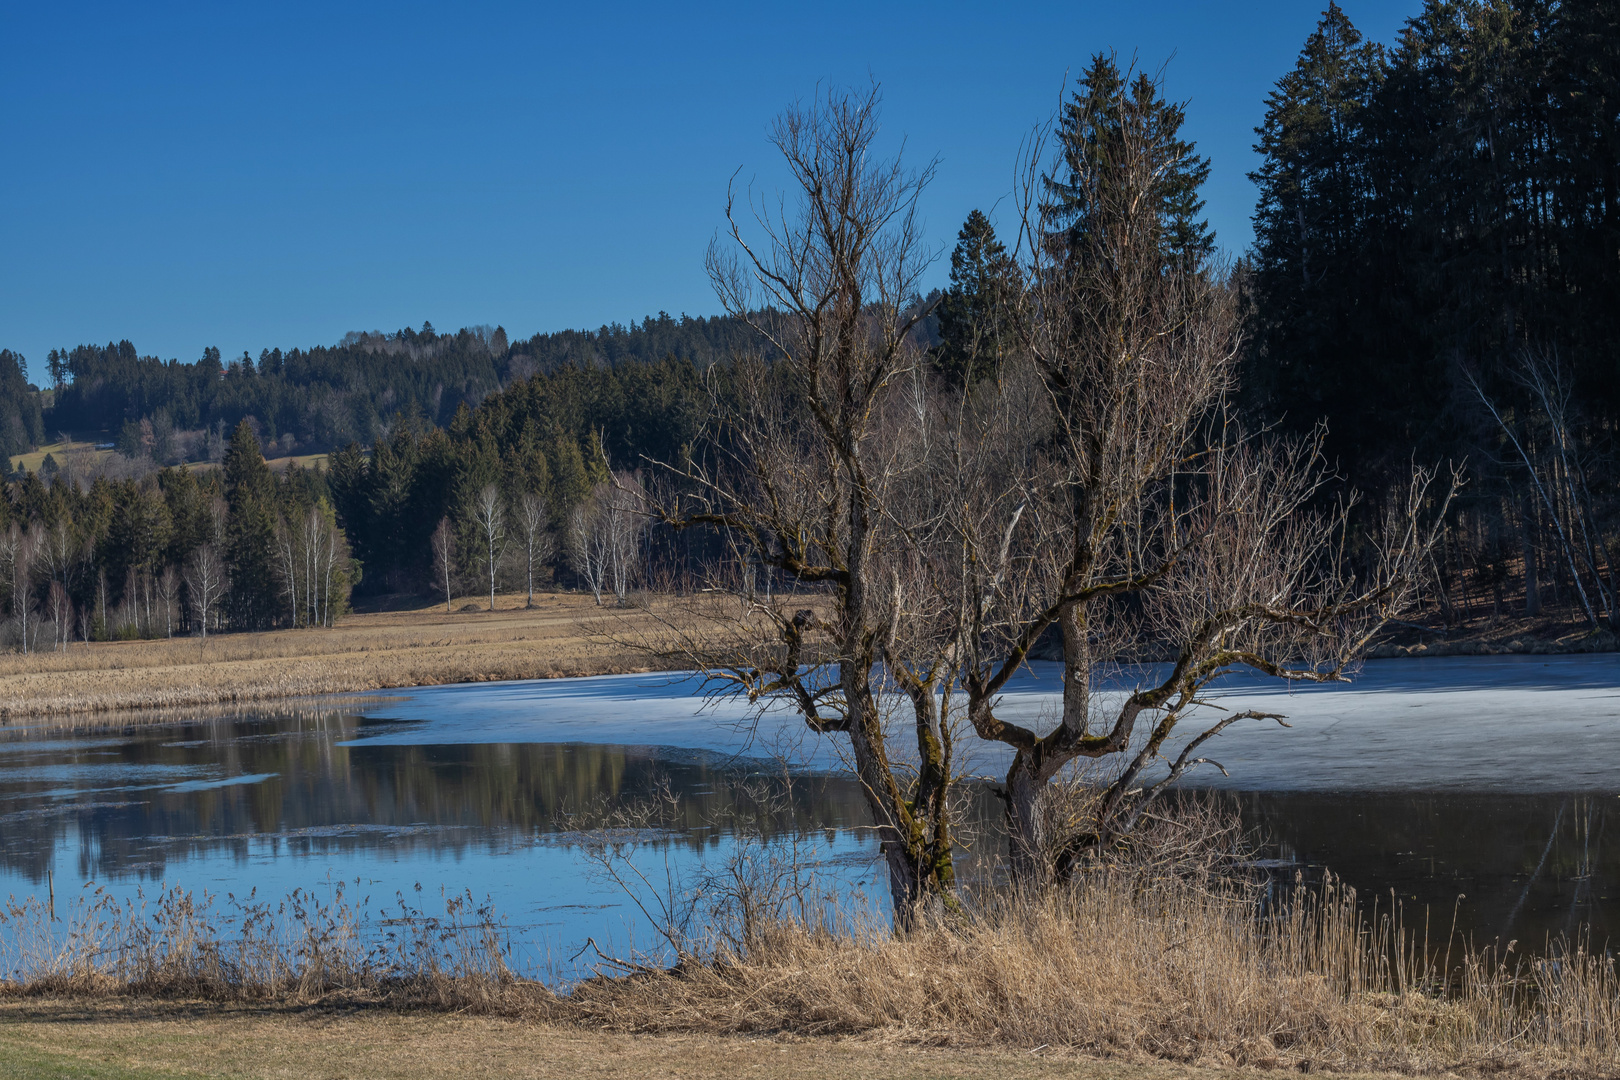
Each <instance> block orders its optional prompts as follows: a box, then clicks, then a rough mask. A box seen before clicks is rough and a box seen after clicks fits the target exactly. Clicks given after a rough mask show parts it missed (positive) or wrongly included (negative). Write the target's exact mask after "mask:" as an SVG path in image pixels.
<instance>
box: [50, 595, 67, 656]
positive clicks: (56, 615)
mask: <svg viewBox="0 0 1620 1080" xmlns="http://www.w3.org/2000/svg"><path fill="white" fill-rule="evenodd" d="M48 604H49V607H50V612H51V645H52V648H53V649H54V650H55V651H57V652H61V651H62V650H63V649H65V648H67V644H68V637H69V636H70V635H71V633H72V631H73V601H72V600H71V599H70V598H69V597H68V591H67V588H66V587H65V586H64V585H63V584H62V583H61V582H60V581H57V580H56V579H55V578H52V579H51V587H50V592H49V595H48Z"/></svg>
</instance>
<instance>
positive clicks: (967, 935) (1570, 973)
mask: <svg viewBox="0 0 1620 1080" xmlns="http://www.w3.org/2000/svg"><path fill="white" fill-rule="evenodd" d="M233 904H234V902H233ZM221 926H228V931H222V930H221V929H219V927H221ZM388 929H390V930H392V931H394V936H393V937H391V938H388V937H384V936H383V935H382V934H380V933H379V932H378V927H377V926H374V925H368V924H367V922H366V920H365V918H364V917H363V916H362V914H361V913H360V912H359V911H358V909H356V908H354V907H352V906H350V905H348V904H347V903H346V902H345V901H344V900H343V898H342V896H341V894H340V895H338V896H337V897H335V898H334V899H332V900H331V901H329V902H326V903H319V902H316V901H314V900H312V899H311V898H310V897H308V896H300V895H298V894H295V895H294V896H293V897H291V898H289V899H288V900H286V901H282V902H280V903H279V904H278V905H276V906H274V907H272V906H270V905H265V904H259V905H255V904H253V903H252V902H249V903H247V904H234V907H232V909H231V910H229V911H224V912H222V910H221V909H219V908H218V907H216V906H213V905H209V904H202V903H197V902H194V901H193V900H192V898H191V897H190V896H189V894H182V893H178V892H176V893H169V894H165V895H164V896H163V897H161V898H158V899H157V900H155V901H154V902H152V903H150V904H146V905H144V906H137V905H130V904H125V905H119V904H117V903H115V902H112V901H110V900H108V899H107V898H105V897H102V898H99V899H94V900H92V901H90V902H88V903H82V904H79V905H78V906H77V907H76V908H75V909H74V911H73V912H71V913H70V914H69V915H67V916H66V917H64V918H61V919H53V918H52V917H51V914H50V912H49V911H47V910H46V907H45V906H44V905H43V904H41V903H39V902H29V903H25V904H13V905H12V906H11V907H10V908H9V909H8V910H7V912H6V913H5V914H4V916H3V917H0V942H4V943H6V944H5V946H4V948H6V949H8V950H9V951H8V952H4V953H0V972H3V973H4V978H5V979H7V980H9V981H6V982H3V983H0V993H3V994H8V995H20V994H30V995H42V996H57V997H60V996H114V995H116V996H137V997H139V996H161V997H184V998H188V999H211V1000H215V1001H232V1002H240V1001H274V1002H286V1003H290V1002H319V1001H326V1002H332V1001H337V1002H344V1003H351V1004H352V1003H362V1002H365V1003H374V1004H378V1005H386V1006H391V1007H409V1008H423V1007H425V1008H433V1009H454V1010H468V1011H474V1012H482V1013H488V1014H495V1015H504V1016H515V1017H528V1018H532V1019H541V1020H546V1021H548V1022H553V1023H570V1024H576V1025H581V1026H587V1027H592V1028H601V1029H610V1030H618V1031H631V1032H648V1033H688V1034H708V1035H722V1034H738V1033H753V1034H784V1033H786V1034H794V1035H799V1036H833V1035H839V1036H861V1037H866V1038H879V1039H885V1040H895V1041H901V1042H909V1043H914V1044H925V1045H955V1046H1010V1047H1022V1048H1036V1047H1050V1048H1063V1049H1066V1050H1070V1051H1074V1052H1080V1053H1088V1054H1095V1055H1102V1056H1110V1057H1121V1058H1126V1059H1133V1060H1146V1059H1160V1060H1172V1061H1178V1062H1185V1063H1196V1064H1201V1065H1220V1066H1231V1065H1246V1066H1259V1067H1290V1068H1297V1069H1301V1070H1309V1069H1313V1068H1324V1069H1331V1070H1354V1069H1369V1068H1372V1069H1394V1070H1398V1071H1419V1072H1434V1071H1448V1070H1458V1069H1462V1070H1478V1071H1485V1072H1495V1071H1500V1070H1502V1069H1507V1068H1513V1069H1517V1070H1522V1071H1527V1072H1531V1073H1535V1074H1541V1075H1549V1074H1557V1075H1562V1076H1614V1075H1617V1074H1620V985H1617V982H1616V973H1615V968H1614V962H1613V960H1612V959H1610V958H1604V957H1598V956H1593V955H1591V954H1589V953H1587V952H1584V951H1582V950H1579V949H1567V950H1562V951H1560V952H1558V953H1557V954H1556V955H1552V956H1548V957H1544V958H1541V959H1525V960H1523V961H1518V962H1512V963H1508V964H1504V963H1503V962H1502V960H1501V958H1499V957H1497V956H1495V955H1494V954H1492V953H1490V952H1473V951H1470V950H1467V949H1464V948H1463V947H1461V946H1460V945H1459V946H1457V947H1456V948H1455V949H1453V950H1449V956H1447V955H1446V951H1447V950H1444V949H1441V950H1435V951H1434V952H1433V953H1432V954H1428V953H1425V951H1424V950H1423V949H1422V948H1421V947H1420V943H1416V942H1413V941H1411V940H1410V939H1409V938H1407V937H1406V936H1405V935H1403V934H1402V933H1401V932H1400V931H1399V930H1398V929H1397V928H1395V927H1394V926H1393V925H1392V923H1391V922H1390V920H1388V919H1384V920H1380V921H1379V925H1378V928H1377V929H1373V930H1369V929H1368V928H1367V926H1366V925H1365V924H1364V923H1363V922H1362V921H1361V920H1360V918H1359V917H1358V915H1357V913H1356V907H1355V904H1354V901H1353V898H1352V897H1351V896H1349V895H1347V894H1345V893H1342V892H1329V893H1327V894H1326V895H1307V894H1305V893H1303V892H1301V893H1299V894H1298V895H1297V896H1296V900H1295V902H1294V903H1293V904H1291V905H1290V906H1289V907H1288V908H1287V909H1286V911H1284V912H1283V913H1281V914H1273V915H1270V916H1263V915H1262V914H1261V913H1260V911H1259V909H1258V908H1257V906H1256V903H1255V901H1254V899H1253V898H1252V895H1251V894H1244V893H1241V892H1238V891H1234V890H1233V889H1230V888H1224V887H1222V888H1215V889H1209V888H1202V887H1198V886H1196V885H1189V884H1188V883H1186V882H1181V881H1176V880H1164V881H1158V882H1143V881H1142V880H1141V879H1140V878H1137V879H1134V880H1133V879H1129V878H1124V877H1109V878H1101V879H1098V880H1093V881H1090V882H1088V883H1086V884H1085V885H1083V886H1081V887H1079V888H1077V889H1075V890H1073V891H1071V892H1067V893H1063V894H1055V895H1049V896H1045V897H1041V898H1038V899H1033V900H1030V899H1023V900H1018V899H1007V898H1002V899H999V900H997V901H995V902H993V903H991V904H989V905H988V906H987V907H985V908H984V909H983V910H980V911H979V912H977V913H976V914H974V915H973V916H971V917H956V918H953V919H950V920H948V921H946V920H930V921H928V922H927V923H926V925H924V926H923V927H922V928H920V929H918V930H915V931H913V932H911V933H909V934H906V935H903V936H896V935H893V934H890V933H888V932H887V931H885V930H880V929H878V928H876V927H874V926H871V925H868V926H866V927H864V928H854V929H851V928H845V929H844V930H842V931H835V930H832V929H830V928H827V927H806V926H804V925H799V924H790V923H780V922H778V923H775V924H770V925H768V926H766V927H765V929H763V930H761V931H759V932H758V933H756V934H754V935H753V937H752V940H751V941H750V943H749V944H748V946H747V947H746V948H745V949H741V950H727V949H724V948H711V949H709V950H707V951H705V952H703V953H702V954H701V955H698V956H695V957H693V958H690V959H688V960H687V961H685V962H683V963H682V964H681V965H679V966H678V967H677V968H675V969H672V970H658V969H656V968H651V967H649V968H646V969H645V970H640V971H637V972H635V973H634V974H631V975H628V976H614V975H608V974H604V975H600V976H598V977H596V978H592V979H588V980H586V981H584V982H580V983H577V984H576V985H573V986H572V987H569V988H567V989H566V990H565V991H564V992H562V993H556V992H553V990H551V989H549V988H548V987H547V986H546V985H544V984H542V983H539V982H535V981H531V980H528V979H523V978H519V977H517V976H516V975H514V974H513V972H512V970H511V969H510V967H509V966H508V960H507V952H506V949H507V944H506V938H505V936H504V931H503V929H502V928H501V925H500V924H499V922H498V921H497V920H495V919H494V918H493V916H492V915H491V913H490V912H488V911H487V910H480V909H477V908H475V907H474V906H473V905H472V904H471V902H470V898H466V897H463V898H454V897H452V898H450V899H449V900H447V901H446V903H445V911H444V913H442V914H434V915H431V916H430V915H428V914H424V913H422V912H407V911H404V910H403V909H402V910H401V912H400V913H399V914H398V915H397V916H396V917H394V918H392V919H391V920H390V922H389V924H388ZM1425 957H1427V958H1425ZM1509 959H1510V960H1512V959H1513V958H1511V957H1510V958H1509Z"/></svg>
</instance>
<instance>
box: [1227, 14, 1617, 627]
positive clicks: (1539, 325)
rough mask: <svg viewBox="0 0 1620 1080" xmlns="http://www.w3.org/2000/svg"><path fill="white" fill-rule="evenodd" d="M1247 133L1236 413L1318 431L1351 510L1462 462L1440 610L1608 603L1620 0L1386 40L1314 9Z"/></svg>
mask: <svg viewBox="0 0 1620 1080" xmlns="http://www.w3.org/2000/svg"><path fill="white" fill-rule="evenodd" d="M1257 133H1258V135H1259V140H1260V141H1259V143H1258V145H1257V147H1256V148H1257V150H1259V152H1260V153H1261V154H1262V155H1263V161H1262V164H1261V167H1260V168H1259V169H1258V170H1257V171H1256V172H1255V173H1253V174H1252V177H1253V179H1254V180H1255V182H1256V183H1257V184H1258V185H1259V188H1260V202H1259V205H1258V207H1257V210H1256V213H1255V219H1254V220H1255V228H1256V242H1255V247H1254V250H1253V252H1252V255H1251V257H1250V258H1249V259H1248V260H1247V262H1246V263H1245V264H1244V265H1243V266H1242V267H1241V269H1240V278H1241V283H1242V285H1243V287H1244V288H1245V289H1246V290H1247V293H1248V295H1249V298H1250V302H1251V309H1250V320H1249V323H1250V326H1249V343H1250V348H1249V356H1248V364H1247V369H1246V372H1245V387H1244V390H1245V393H1246V404H1247V407H1248V409H1249V410H1250V412H1251V413H1252V414H1254V415H1256V416H1258V417H1260V418H1263V419H1264V420H1266V421H1269V422H1272V423H1275V424H1278V425H1280V426H1281V427H1282V428H1283V429H1285V430H1292V431H1296V432H1298V431H1303V430H1305V429H1308V428H1310V427H1311V426H1312V425H1314V424H1316V423H1317V422H1318V421H1319V420H1322V419H1325V420H1326V421H1327V424H1328V436H1327V437H1328V447H1329V452H1330V454H1331V455H1332V456H1333V457H1334V458H1335V459H1336V460H1337V461H1338V462H1339V464H1340V467H1341V469H1342V470H1343V471H1344V473H1345V474H1346V475H1347V476H1348V477H1349V478H1350V479H1351V480H1352V481H1353V482H1354V483H1355V484H1356V485H1357V486H1358V487H1360V488H1361V489H1362V490H1363V491H1365V492H1367V493H1368V494H1369V504H1370V505H1377V504H1378V502H1379V500H1380V499H1384V498H1387V497H1388V496H1389V495H1390V494H1391V492H1390V487H1391V485H1392V484H1395V483H1397V482H1398V477H1399V476H1400V475H1401V474H1402V471H1403V470H1404V469H1405V468H1406V467H1407V465H1408V463H1409V462H1410V460H1411V459H1412V458H1413V457H1414V456H1415V457H1417V458H1418V459H1419V460H1428V461H1434V460H1442V459H1446V458H1452V459H1457V460H1460V459H1464V458H1466V459H1467V461H1468V465H1469V475H1470V478H1471V479H1470V484H1469V487H1468V489H1467V491H1466V492H1465V495H1464V497H1463V498H1462V499H1460V500H1459V501H1458V504H1457V509H1456V516H1455V519H1454V521H1453V528H1452V529H1451V530H1450V532H1449V533H1448V536H1447V538H1446V543H1445V545H1444V550H1443V553H1442V557H1441V558H1440V560H1439V565H1438V566H1437V569H1438V570H1439V571H1440V573H1439V575H1438V588H1437V595H1436V597H1435V600H1436V601H1437V603H1438V604H1439V608H1440V614H1441V615H1443V616H1446V617H1448V618H1449V617H1451V616H1453V615H1458V614H1469V613H1474V614H1477V613H1478V612H1479V610H1480V608H1479V607H1478V605H1480V604H1483V605H1485V606H1486V607H1487V608H1489V609H1490V610H1491V611H1492V612H1493V614H1494V613H1497V612H1499V611H1501V610H1503V609H1504V608H1505V607H1512V606H1515V605H1516V604H1517V603H1518V602H1519V601H1520V600H1522V604H1523V608H1522V610H1523V611H1524V612H1525V613H1527V614H1532V615H1533V614H1536V613H1537V612H1538V611H1539V610H1540V607H1541V602H1542V599H1543V597H1544V595H1545V596H1548V597H1550V598H1552V599H1555V600H1557V601H1558V602H1559V603H1560V604H1561V605H1564V606H1567V607H1569V608H1572V609H1575V610H1577V611H1580V612H1581V613H1582V614H1583V616H1584V617H1586V618H1587V619H1589V620H1590V621H1593V622H1596V621H1598V620H1599V619H1600V618H1601V616H1602V614H1603V612H1604V611H1605V610H1607V611H1609V612H1611V613H1613V612H1614V610H1615V604H1614V598H1615V578H1614V568H1615V559H1614V554H1615V548H1614V543H1615V540H1616V536H1615V528H1616V521H1617V514H1616V510H1617V502H1616V479H1617V475H1616V467H1615V466H1616V459H1615V445H1614V439H1615V432H1616V424H1617V422H1620V5H1616V4H1615V3H1614V2H1613V0H1558V2H1556V3H1555V2H1550V0H1429V2H1427V3H1425V4H1424V7H1423V10H1422V11H1421V12H1420V13H1419V14H1418V15H1417V16H1415V17H1414V18H1412V19H1411V20H1409V21H1408V22H1407V24H1406V26H1405V28H1404V29H1403V31H1402V33H1401V35H1400V37H1399V39H1398V40H1397V41H1396V42H1394V43H1393V44H1392V45H1390V46H1388V47H1385V46H1382V45H1379V44H1376V43H1373V42H1370V41H1367V40H1365V39H1364V38H1363V37H1362V35H1361V34H1360V33H1359V32H1358V31H1357V30H1356V28H1355V27H1354V26H1353V25H1352V24H1351V22H1350V20H1349V19H1348V18H1347V17H1346V15H1345V13H1344V12H1343V11H1342V10H1341V9H1340V8H1339V7H1338V6H1337V5H1336V4H1330V5H1329V7H1328V9H1327V11H1326V12H1325V13H1324V14H1323V16H1322V18H1321V20H1320V22H1319V23H1318V25H1317V27H1316V29H1315V30H1314V32H1313V33H1312V34H1311V35H1310V37H1309V38H1308V40H1307V41H1306V42H1305V46H1304V49H1303V50H1302V51H1301V53H1300V55H1299V59H1298V62H1297V64H1296V65H1295V67H1294V69H1293V70H1292V71H1290V72H1288V73H1287V74H1285V75H1284V76H1283V78H1281V79H1280V80H1279V81H1278V82H1277V84H1276V88H1275V90H1274V91H1273V92H1272V94H1271V95H1270V97H1269V98H1268V100H1267V108H1266V114H1265V121H1264V123H1263V124H1262V125H1261V126H1260V127H1259V128H1258V129H1257ZM1470 608H1471V609H1472V611H1468V610H1464V609H1470ZM1613 617H1615V616H1613V615H1611V618H1613Z"/></svg>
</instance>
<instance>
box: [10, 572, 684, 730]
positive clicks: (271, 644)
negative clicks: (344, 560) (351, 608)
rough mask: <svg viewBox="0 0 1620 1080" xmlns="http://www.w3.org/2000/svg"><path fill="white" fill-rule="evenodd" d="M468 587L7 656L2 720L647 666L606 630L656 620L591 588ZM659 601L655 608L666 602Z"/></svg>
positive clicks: (584, 672)
mask: <svg viewBox="0 0 1620 1080" xmlns="http://www.w3.org/2000/svg"><path fill="white" fill-rule="evenodd" d="M470 604H478V605H482V606H487V598H486V599H483V600H480V599H479V598H478V597H458V598H457V599H456V600H455V601H454V603H453V604H452V607H453V608H454V609H455V610H454V611H452V612H446V611H445V608H444V605H443V604H435V605H431V606H428V607H422V608H417V609H413V610H404V611H388V612H377V613H368V614H352V615H348V616H346V617H344V618H343V619H342V620H341V621H340V622H339V624H338V625H337V626H336V627H334V628H332V629H330V630H319V629H317V630H309V629H305V630H276V631H269V632H266V633H252V634H220V635H216V636H212V637H210V638H208V639H207V640H206V641H203V640H201V639H198V638H190V637H187V638H172V639H165V640H156V641H121V642H93V643H88V644H86V643H80V642H76V643H74V644H72V645H70V646H68V647H67V648H66V649H65V650H63V651H59V652H44V653H36V654H34V655H30V656H22V655H20V654H17V653H6V654H3V655H0V720H7V721H14V720H18V719H23V718H28V717H42V716H62V717H82V716H85V715H86V714H91V713H104V712H107V711H110V710H126V709H167V708H179V707H186V706H196V705H213V704H217V703H221V702H246V701H263V700H269V699H273V698H285V697H301V696H306V695H312V694H332V693H351V692H358V691H367V690H382V689H389V688H393V687H407V686H431V685H437V684H440V683H454V682H487V681H491V680H499V679H533V678H549V677H556V676H567V675H603V674H610V673H615V672H626V671H645V670H647V668H648V664H649V661H648V658H647V657H646V656H645V655H643V654H640V653H637V652H635V651H634V650H632V649H629V648H627V647H624V646H622V645H616V644H614V643H612V642H610V641H608V640H606V639H605V638H604V636H603V631H604V630H607V629H612V630H614V631H619V630H625V629H629V630H631V631H634V630H635V628H636V627H637V625H638V624H646V625H649V626H650V625H651V620H650V619H649V617H648V616H647V614H646V613H645V612H643V611H634V610H632V611H629V612H628V613H623V614H618V615H613V614H609V613H607V612H605V611H604V609H601V608H598V607H596V605H595V603H594V602H593V601H592V600H591V598H590V597H589V596H580V595H575V594H571V593H555V594H541V595H538V596H536V598H535V607H534V608H533V609H526V608H525V607H524V606H523V605H524V597H522V596H499V597H497V598H496V610H495V611H493V612H491V611H487V610H476V611H462V610H461V608H462V607H463V606H466V605H470ZM655 610H656V607H655Z"/></svg>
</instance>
